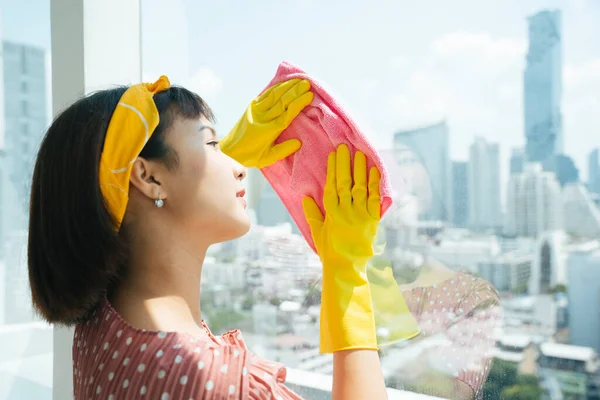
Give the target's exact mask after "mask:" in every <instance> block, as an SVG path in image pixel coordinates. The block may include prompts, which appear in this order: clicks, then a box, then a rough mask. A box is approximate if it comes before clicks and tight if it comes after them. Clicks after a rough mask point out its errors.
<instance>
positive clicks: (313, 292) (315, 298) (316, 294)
mask: <svg viewBox="0 0 600 400" xmlns="http://www.w3.org/2000/svg"><path fill="white" fill-rule="evenodd" d="M320 303H321V288H320V285H318V284H317V283H314V284H313V285H311V286H310V287H309V288H308V291H307V292H306V297H304V302H303V303H302V305H303V306H304V307H307V308H308V307H310V306H315V305H317V304H320Z"/></svg>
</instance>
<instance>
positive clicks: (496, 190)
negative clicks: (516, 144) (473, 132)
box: [469, 137, 502, 229]
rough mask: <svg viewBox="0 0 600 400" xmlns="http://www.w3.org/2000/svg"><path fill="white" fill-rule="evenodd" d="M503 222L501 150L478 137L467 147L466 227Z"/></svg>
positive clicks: (497, 224) (478, 227) (484, 227)
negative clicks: (467, 225)
mask: <svg viewBox="0 0 600 400" xmlns="http://www.w3.org/2000/svg"><path fill="white" fill-rule="evenodd" d="M501 224H502V210H501V209H500V149H499V146H498V143H489V142H487V141H486V140H485V139H484V138H481V137H477V138H475V141H474V142H473V144H472V145H471V147H470V149H469V226H471V227H472V228H474V229H489V228H497V227H499V226H501Z"/></svg>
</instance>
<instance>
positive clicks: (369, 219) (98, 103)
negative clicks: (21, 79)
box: [28, 77, 386, 400]
mask: <svg viewBox="0 0 600 400" xmlns="http://www.w3.org/2000/svg"><path fill="white" fill-rule="evenodd" d="M311 101H312V93H311V92H310V84H309V82H308V81H300V80H292V81H288V82H283V83H281V84H278V85H276V86H274V87H272V88H270V89H269V90H267V91H266V92H265V93H264V94H263V95H261V96H260V97H258V98H257V99H255V100H254V101H253V102H252V103H251V104H250V106H249V107H248V109H247V110H246V112H245V113H244V115H243V116H242V118H241V119H240V120H239V122H238V123H237V124H236V126H235V127H234V129H233V130H232V132H231V133H230V134H229V135H227V136H226V137H225V139H224V140H223V141H222V142H221V144H222V149H221V150H220V149H219V142H218V141H217V139H216V134H215V130H214V128H213V126H212V124H211V120H212V119H213V115H212V112H211V110H210V108H209V107H208V106H207V105H206V104H205V103H204V101H203V100H202V99H201V98H200V97H199V96H198V95H196V94H194V93H192V92H189V91H188V90H186V89H183V88H179V87H171V86H170V84H169V81H168V79H167V78H166V77H161V78H160V79H159V80H158V81H157V82H156V83H154V84H140V85H135V86H132V87H130V88H117V89H111V90H105V91H101V92H98V93H95V94H93V95H91V96H89V97H85V98H83V99H81V100H79V101H77V102H76V103H75V104H73V105H72V106H70V107H68V108H67V109H66V110H64V111H63V112H62V113H61V114H60V115H59V116H58V117H57V118H56V120H55V121H54V122H53V124H52V126H51V127H50V128H49V130H48V132H47V134H46V136H45V138H44V140H43V142H42V144H41V148H40V151H39V154H38V158H37V162H36V166H35V170H34V177H33V184H32V192H31V215H30V229H29V249H28V252H29V254H28V258H29V260H28V263H29V278H30V284H31V288H32V297H33V302H34V305H35V307H36V309H37V310H38V311H39V312H40V314H41V315H42V316H43V317H44V318H45V319H46V320H47V321H49V322H52V323H57V324H65V325H71V324H75V325H76V329H75V336H74V341H73V362H74V366H73V367H74V368H73V378H74V397H75V398H76V399H88V398H94V399H95V398H102V399H132V398H151V399H159V398H160V399H163V400H164V399H171V400H172V399H189V398H192V399H224V398H230V399H234V398H235V399H245V398H254V399H270V398H273V399H275V398H282V399H297V398H298V396H297V395H295V394H294V393H293V392H292V391H291V390H289V389H288V388H286V387H285V385H284V381H285V368H284V367H283V366H281V365H280V364H278V363H274V362H268V361H265V360H261V359H259V358H258V357H256V356H254V355H253V354H251V353H250V352H249V351H248V350H247V349H246V346H245V345H244V341H243V339H242V337H241V335H240V333H239V332H238V331H232V332H228V333H226V334H224V335H223V336H221V337H215V336H214V335H213V334H212V333H211V332H210V330H209V329H208V327H207V326H206V325H205V324H204V322H203V320H202V317H201V308H200V306H201V304H200V292H199V288H200V276H201V270H202V262H203V259H204V256H205V254H206V251H207V248H208V247H209V246H210V245H211V244H214V243H218V242H222V241H226V240H231V239H234V238H237V237H239V236H241V235H244V234H245V233H246V232H247V231H248V229H249V218H248V216H247V214H246V212H245V200H244V199H243V196H244V193H245V192H244V188H243V186H242V180H243V179H244V177H245V176H246V169H245V167H264V166H267V165H270V164H272V163H274V162H276V161H278V160H280V159H283V158H285V157H287V156H289V155H291V154H292V153H294V152H295V151H296V150H298V148H299V147H300V146H301V144H300V143H299V142H297V141H293V140H291V141H288V142H285V143H281V144H275V140H276V139H277V137H278V136H279V134H280V133H281V132H282V131H283V130H284V129H285V128H286V127H287V126H288V125H289V123H290V122H291V121H292V120H293V118H294V117H295V116H296V115H298V114H299V113H300V112H301V110H302V109H303V108H304V107H305V106H306V105H308V104H309V103H310V102H311ZM230 156H231V157H230ZM350 170H351V165H350V154H349V152H348V149H347V148H346V147H344V146H341V147H340V149H339V150H338V152H337V154H336V153H332V154H331V155H330V159H329V164H328V175H327V176H328V181H327V184H328V186H326V190H325V197H324V202H325V209H326V211H327V216H326V217H325V218H323V215H322V214H321V213H320V210H319V209H318V207H316V204H315V203H314V201H313V200H312V199H305V203H304V205H305V209H306V213H307V218H308V220H309V222H310V224H311V229H312V234H313V238H314V239H315V243H316V244H317V248H318V249H319V255H320V257H321V259H322V260H323V265H324V275H326V276H328V277H329V281H330V282H333V283H331V284H329V285H325V286H326V287H324V293H323V309H322V312H321V314H322V317H321V326H322V329H321V346H322V347H321V348H322V350H323V351H325V352H333V353H334V377H333V398H343V399H363V398H366V397H367V396H370V397H371V398H376V399H378V398H385V396H386V392H385V385H384V382H383V377H382V374H381V370H380V365H379V358H378V355H377V351H376V349H377V347H376V345H374V342H375V341H374V339H373V338H374V329H375V328H374V319H373V316H372V310H371V309H370V307H369V306H365V304H369V305H370V297H369V296H370V294H369V292H368V290H366V291H365V290H364V287H367V288H368V285H366V280H365V279H363V278H364V271H365V268H366V261H365V260H366V259H368V257H369V256H370V255H372V242H373V238H374V235H375V231H376V228H377V224H378V222H379V177H378V173H377V171H376V170H375V171H371V174H370V175H369V183H368V185H367V182H366V181H367V178H366V163H365V159H364V156H363V155H361V154H360V153H357V155H356V156H355V164H354V178H355V180H356V182H357V183H355V184H354V185H353V184H352V177H351V176H350ZM367 186H368V190H367ZM367 196H368V199H367ZM375 205H376V207H375ZM338 230H339V231H340V232H341V233H340V234H337V233H336V232H338ZM342 233H343V234H344V235H346V236H344V235H342ZM348 235H349V236H348ZM345 240H348V243H350V244H351V245H353V247H352V251H347V249H345V248H344V246H343V245H342V246H340V245H339V243H336V241H345ZM349 267H352V268H349ZM361 288H362V290H361ZM348 293H350V294H351V295H348ZM355 293H358V294H360V296H357V295H355ZM361 296H362V297H361ZM332 299H333V300H332ZM338 299H341V300H338ZM342 300H343V301H344V302H345V303H344V304H341V303H340V301H342ZM360 306H363V308H362V309H361V308H360ZM343 310H351V311H353V312H350V313H346V314H347V315H346V314H344V313H343V312H342V311H343ZM359 322H360V323H359Z"/></svg>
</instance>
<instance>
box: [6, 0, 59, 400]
mask: <svg viewBox="0 0 600 400" xmlns="http://www.w3.org/2000/svg"><path fill="white" fill-rule="evenodd" d="M0 7H1V8H2V16H3V24H2V39H3V43H2V45H3V52H2V60H1V61H2V69H3V82H2V85H1V87H2V91H3V93H2V97H1V99H2V100H1V101H0V107H2V108H3V110H2V118H3V120H2V122H1V125H2V127H3V132H2V133H0V135H2V138H0V188H1V189H0V354H1V356H0V368H1V369H2V374H0V375H1V378H0V399H48V400H49V399H51V398H52V372H53V352H52V348H53V339H52V338H53V329H52V327H51V326H49V325H47V324H46V323H44V322H42V321H41V320H40V318H39V317H38V316H37V315H36V314H35V313H34V312H33V310H32V306H31V293H30V289H29V281H28V274H27V251H26V245H27V226H28V218H27V213H28V207H27V204H28V201H29V200H28V199H29V190H28V188H29V187H30V180H31V172H32V170H33V161H34V160H35V149H37V148H38V146H39V143H40V140H41V137H42V134H43V131H44V129H46V127H47V124H48V116H49V115H50V114H51V110H50V109H49V107H44V108H43V109H40V110H39V112H38V111H36V112H35V114H33V113H32V112H31V111H32V110H31V109H30V108H31V107H30V106H31V105H32V104H43V105H44V106H45V105H46V104H47V101H46V96H47V95H48V94H49V93H47V90H48V89H49V88H50V79H51V76H50V75H49V74H48V73H47V71H46V66H45V62H44V60H43V59H42V60H38V59H32V58H30V57H27V54H28V49H35V50H36V51H40V52H41V53H43V54H46V55H49V53H50V8H49V7H50V2H49V1H48V0H36V1H34V2H33V3H30V4H23V3H20V2H2V3H1V4H0ZM31 9H34V10H36V11H35V12H32V11H31ZM34 72H35V73H34ZM26 78H27V79H33V80H35V81H36V82H40V83H41V85H40V89H39V90H35V91H33V90H29V89H30V88H28V85H27V81H26ZM36 107H37V106H36ZM33 127H36V128H35V129H32V128H33Z"/></svg>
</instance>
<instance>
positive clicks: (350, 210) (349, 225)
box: [302, 145, 380, 353]
mask: <svg viewBox="0 0 600 400" xmlns="http://www.w3.org/2000/svg"><path fill="white" fill-rule="evenodd" d="M351 165H352V163H351V157H350V151H349V149H348V147H347V146H346V145H340V146H339V147H338V149H337V152H332V153H331V154H329V158H328V162H327V180H326V184H325V190H324V195H323V203H324V208H325V216H323V214H321V211H320V209H319V207H318V206H317V204H316V203H315V201H314V200H313V199H312V198H310V197H306V198H305V199H304V200H303V203H302V205H303V207H304V213H305V215H306V219H307V221H308V223H309V225H310V230H311V234H312V238H313V240H314V243H315V247H316V248H317V252H318V254H319V257H320V258H321V261H322V263H323V291H322V297H321V329H320V332H321V338H320V339H321V342H320V343H321V344H320V347H321V352H322V353H332V352H336V351H340V350H351V349H370V350H375V349H377V339H376V335H375V319H374V316H373V307H372V302H371V293H370V289H369V284H368V281H367V275H366V268H367V263H368V261H369V259H370V258H371V257H372V256H373V242H374V240H375V235H376V233H377V226H378V224H379V220H380V194H379V182H380V174H379V171H378V170H377V168H375V167H373V168H371V170H370V171H369V179H368V181H367V161H366V157H365V155H364V154H363V153H361V152H356V154H355V156H354V179H352V171H351V169H352V166H351ZM353 182H354V183H353Z"/></svg>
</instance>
